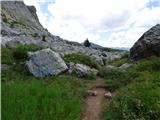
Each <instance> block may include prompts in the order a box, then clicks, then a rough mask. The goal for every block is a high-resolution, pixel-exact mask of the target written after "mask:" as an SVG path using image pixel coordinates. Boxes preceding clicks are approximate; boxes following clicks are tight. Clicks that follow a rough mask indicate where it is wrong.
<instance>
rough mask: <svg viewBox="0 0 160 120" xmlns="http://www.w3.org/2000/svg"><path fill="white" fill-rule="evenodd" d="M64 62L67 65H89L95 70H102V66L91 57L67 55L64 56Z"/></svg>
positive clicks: (74, 54) (78, 54)
mask: <svg viewBox="0 0 160 120" xmlns="http://www.w3.org/2000/svg"><path fill="white" fill-rule="evenodd" d="M64 61H65V62H67V63H69V62H73V63H79V64H84V65H88V66H90V67H91V68H95V69H99V68H100V66H99V65H98V64H97V63H96V62H95V61H94V60H92V59H91V58H90V57H89V56H87V55H84V54H80V53H72V54H67V55H65V56H64Z"/></svg>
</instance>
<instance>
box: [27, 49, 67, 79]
mask: <svg viewBox="0 0 160 120" xmlns="http://www.w3.org/2000/svg"><path fill="white" fill-rule="evenodd" d="M28 56H29V61H27V62H26V65H27V68H28V70H29V71H30V72H31V73H32V74H33V75H34V76H36V77H44V76H48V75H58V74H60V73H62V72H64V71H66V70H67V69H68V67H67V65H66V64H65V62H64V61H63V60H62V58H61V57H60V55H59V54H58V53H56V52H54V51H52V50H50V49H43V50H40V51H37V52H29V53H28Z"/></svg>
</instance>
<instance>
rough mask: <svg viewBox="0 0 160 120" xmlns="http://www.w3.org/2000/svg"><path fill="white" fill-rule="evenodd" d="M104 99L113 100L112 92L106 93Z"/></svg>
mask: <svg viewBox="0 0 160 120" xmlns="http://www.w3.org/2000/svg"><path fill="white" fill-rule="evenodd" d="M104 97H105V98H107V99H111V98H112V94H111V92H106V93H105V94H104Z"/></svg>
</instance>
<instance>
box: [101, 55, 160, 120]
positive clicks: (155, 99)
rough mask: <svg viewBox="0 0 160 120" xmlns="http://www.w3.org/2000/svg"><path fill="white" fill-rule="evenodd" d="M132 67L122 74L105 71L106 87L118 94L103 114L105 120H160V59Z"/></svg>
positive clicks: (147, 60)
mask: <svg viewBox="0 0 160 120" xmlns="http://www.w3.org/2000/svg"><path fill="white" fill-rule="evenodd" d="M132 64H133V66H132V67H130V68H128V69H127V70H126V71H123V72H122V71H120V70H113V71H112V72H111V71H110V72H104V70H103V72H102V73H103V77H104V78H105V81H106V85H107V86H108V88H109V89H110V90H111V91H115V92H117V95H116V96H115V97H114V98H113V100H112V102H111V104H110V106H109V107H108V108H106V110H105V111H104V113H103V118H104V120H117V119H120V120H151V119H153V120H159V118H160V92H159V91H160V74H159V73H160V67H159V66H160V58H159V57H151V58H149V59H145V60H141V61H138V62H136V63H134V62H133V63H132ZM119 73H121V74H119ZM116 75H119V77H117V76H116ZM109 76H110V77H109ZM111 76H112V77H113V78H112V77H111ZM108 77H109V78H108Z"/></svg>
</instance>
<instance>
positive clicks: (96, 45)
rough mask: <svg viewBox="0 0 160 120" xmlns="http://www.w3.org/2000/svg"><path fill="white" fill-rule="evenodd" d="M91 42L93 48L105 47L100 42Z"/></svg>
mask: <svg viewBox="0 0 160 120" xmlns="http://www.w3.org/2000/svg"><path fill="white" fill-rule="evenodd" d="M90 43H91V47H92V48H103V47H102V46H100V45H98V44H95V43H92V42H90Z"/></svg>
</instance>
